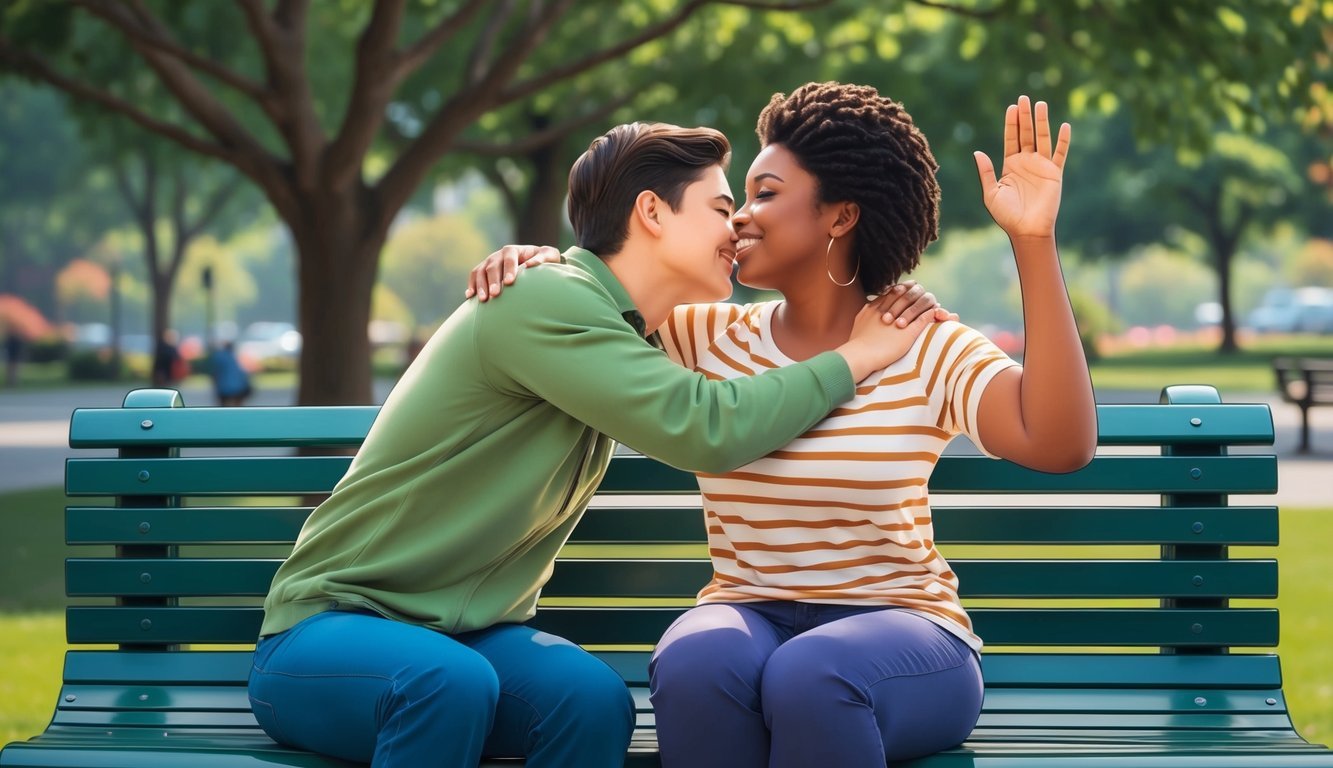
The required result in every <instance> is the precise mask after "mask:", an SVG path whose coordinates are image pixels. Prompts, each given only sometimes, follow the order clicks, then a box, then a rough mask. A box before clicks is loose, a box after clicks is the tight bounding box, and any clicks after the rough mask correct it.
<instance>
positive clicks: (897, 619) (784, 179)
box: [538, 83, 1097, 768]
mask: <svg viewBox="0 0 1333 768" xmlns="http://www.w3.org/2000/svg"><path fill="white" fill-rule="evenodd" d="M757 131H758V134H759V138H760V142H761V145H762V150H761V151H760V152H759V155H758V156H757V157H756V158H755V160H754V163H753V164H752V165H751V166H750V169H749V173H748V174H747V176H746V182H745V193H746V202H745V205H744V206H742V207H741V209H740V210H739V211H737V212H736V214H735V216H734V217H733V224H734V225H735V227H736V230H737V234H738V235H739V238H740V239H739V242H738V243H737V254H736V258H737V262H738V263H739V265H740V272H739V280H740V282H742V283H744V284H746V285H750V286H753V287H756V288H766V289H773V290H777V291H780V292H781V293H782V296H783V298H782V299H781V300H780V301H772V302H766V303H761V304H753V305H748V306H737V305H732V304H711V305H693V306H687V307H680V308H677V309H676V310H675V312H674V313H673V314H672V315H671V317H670V319H669V320H668V321H667V323H666V324H665V325H664V326H663V327H662V328H661V330H660V333H661V336H662V339H663V342H664V344H665V347H666V349H667V350H668V352H669V353H670V354H671V355H672V357H673V358H674V359H675V360H676V361H677V362H679V363H680V364H682V365H684V366H686V367H687V368H691V369H694V370H696V371H701V372H703V373H704V374H705V375H707V376H709V377H710V378H734V377H738V376H745V375H750V374H753V373H757V372H759V371H763V370H766V369H770V368H775V367H779V366H784V365H791V364H793V363H794V362H797V361H800V360H806V359H809V358H810V357H812V356H814V355H816V354H819V353H820V352H822V351H824V350H827V349H831V348H833V347H834V346H836V345H837V344H838V343H841V342H842V341H844V340H846V338H847V335H848V333H849V332H850V330H851V328H852V321H853V319H854V318H855V316H856V312H857V311H858V310H859V308H860V307H861V306H862V305H864V303H865V300H866V296H867V295H868V294H880V293H883V292H885V291H886V290H900V289H898V288H891V286H893V285H894V283H896V282H897V281H898V280H899V279H900V278H901V277H902V276H903V275H905V274H907V273H909V272H910V271H911V270H912V269H913V268H914V267H915V266H916V265H917V264H918V262H919V261H920V258H921V255H922V252H923V251H924V250H925V248H926V246H927V245H928V244H929V243H930V242H931V241H933V240H934V239H935V238H936V235H937V229H938V227H937V222H938V205H939V197H940V193H939V186H938V184H937V182H936V179H935V171H936V168H937V164H936V162H935V158H934V157H933V155H932V154H931V151H930V147H929V145H928V143H927V141H926V138H925V136H923V135H922V134H921V132H920V131H919V130H918V129H917V127H916V126H915V125H914V124H913V122H912V119H911V117H910V116H909V115H908V114H907V112H906V111H905V110H904V109H903V107H902V105H901V104H899V103H897V102H894V101H892V100H891V99H888V98H886V97H884V96H881V95H880V94H879V93H878V92H877V91H876V90H875V89H874V88H871V87H867V86H856V85H844V84H839V83H810V84H807V85H804V86H802V87H800V88H798V89H796V90H795V91H793V92H792V93H791V94H789V95H783V94H777V95H775V96H774V97H773V98H772V100H771V101H770V102H769V104H768V106H767V107H766V108H765V109H764V110H763V112H762V114H760V116H759V123H758V127H757ZM1069 138H1070V128H1069V126H1068V124H1065V125H1062V126H1061V127H1060V131H1059V134H1058V136H1056V137H1054V139H1053V137H1052V135H1051V131H1050V126H1049V122H1048V117H1047V107H1046V104H1045V103H1043V102H1038V103H1037V104H1036V106H1035V116H1034V108H1033V105H1032V104H1031V102H1030V101H1029V100H1028V98H1027V97H1026V96H1023V97H1020V98H1019V100H1018V103H1017V104H1013V105H1010V106H1009V107H1008V109H1007V111H1006V113H1005V126H1004V163H1003V168H1002V174H1001V176H1000V178H999V179H998V180H997V178H996V176H995V171H994V167H993V165H992V163H991V160H990V159H989V157H987V156H986V155H985V153H982V152H977V153H975V159H976V163H977V169H978V173H979V176H980V179H981V187H982V196H983V199H984V201H985V204H986V207H987V210H988V211H989V212H990V214H991V216H992V218H993V219H994V220H995V222H996V224H998V225H999V226H1000V227H1001V228H1002V229H1004V231H1005V233H1006V234H1008V236H1009V239H1010V242H1011V244H1012V247H1013V251H1014V258H1015V260H1016V261H1017V265H1018V274H1019V279H1020V282H1021V290H1022V297H1023V307H1024V322H1025V326H1026V354H1025V356H1024V364H1023V365H1019V364H1018V363H1017V362H1015V361H1013V360H1011V359H1009V358H1008V357H1007V356H1006V355H1005V354H1004V353H1003V352H1002V351H1001V350H1000V349H999V348H998V347H996V346H995V344H993V343H992V342H991V341H990V340H988V339H987V338H986V337H985V336H984V335H982V334H981V333H980V332H978V331H976V330H974V329H972V328H969V327H967V326H966V325H963V324H961V323H958V322H956V321H953V320H950V321H946V322H941V323H935V324H932V325H930V326H928V327H927V329H926V331H925V332H924V333H923V334H921V335H920V336H919V337H918V338H917V340H916V343H915V345H914V346H913V347H912V349H911V350H910V351H909V352H908V353H907V354H906V355H905V356H903V357H902V358H901V359H899V360H898V361H897V362H895V363H893V364H891V365H890V366H888V367H887V368H885V369H884V370H883V371H881V372H878V373H876V374H874V375H872V376H871V377H870V378H869V379H866V380H864V381H863V382H862V384H861V386H860V387H859V388H858V389H857V396H856V398H855V399H854V400H852V401H851V402H849V403H846V404H845V405H844V406H843V407H841V408H839V409H837V410H835V411H833V412H832V413H831V414H829V416H828V417H827V418H826V419H825V420H824V421H823V422H821V423H820V424H817V425H816V426H815V427H814V428H812V429H811V430H810V431H808V432H806V433H805V434H803V435H802V436H801V437H799V438H797V439H796V440H793V441H792V442H791V443H790V444H788V445H787V446H785V447H784V448H782V449H781V450H778V451H775V452H773V453H771V454H769V455H768V456H765V457H764V458H762V459H759V460H757V461H755V462H753V463H751V464H748V465H746V466H743V467H741V468H739V469H737V470H735V471H733V472H727V473H723V474H716V475H712V474H699V475H698V479H699V486H700V490H701V491H702V496H703V507H704V513H705V518H706V525H707V531H708V546H709V553H710V555H711V557H712V561H713V569H714V575H713V578H712V580H711V581H710V582H709V583H708V584H707V585H705V586H704V588H703V589H702V590H701V591H700V593H699V600H698V603H699V604H698V605H697V606H696V607H695V608H692V609H690V610H689V611H687V612H686V613H685V614H683V615H682V616H681V617H680V618H679V619H678V620H677V621H676V622H675V623H674V624H672V626H671V627H670V628H669V629H668V630H667V631H666V633H665V635H663V637H662V640H661V641H660V642H659V643H658V645H657V649H656V651H655V652H654V655H653V659H652V662H651V666H650V670H651V693H652V703H653V709H654V712H655V715H656V721H657V730H658V738H659V743H660V747H661V752H662V762H663V764H664V765H665V766H689V767H690V768H700V767H702V766H726V767H727V768H738V767H741V766H755V767H756V768H758V767H759V766H826V765H835V766H839V768H851V767H853V766H877V767H878V766H883V765H884V764H885V761H886V760H887V761H894V760H903V759H909V758H912V757H917V756H921V755H926V754H931V753H934V752H937V751H939V750H942V749H947V748H950V747H953V746H956V745H958V744H959V743H961V742H962V741H963V740H964V739H965V738H966V737H967V735H968V733H970V732H971V730H972V728H973V726H974V725H975V724H976V721H977V717H978V715H979V713H980V711H981V701H982V692H983V686H982V676H981V667H980V663H979V657H978V653H979V651H980V649H981V646H982V641H981V639H980V638H979V637H978V636H977V635H976V634H975V633H974V632H973V630H972V623H971V621H970V619H969V618H968V615H967V613H966V611H965V610H964V609H963V607H962V605H961V603H960V601H959V598H958V579H957V577H956V575H955V574H954V572H953V571H952V570H951V568H950V567H949V564H948V563H947V562H946V561H945V559H944V558H943V557H942V556H941V555H940V553H939V551H938V550H937V548H936V546H935V540H934V539H935V536H934V532H933V526H932V519H931V510H930V499H929V494H928V489H927V483H928V480H929V478H930V474H931V471H932V469H933V468H934V465H935V463H936V461H937V460H938V458H939V456H940V454H941V453H942V452H943V451H944V448H945V446H946V445H947V444H948V442H949V441H950V440H951V439H952V438H953V437H954V436H955V435H958V434H960V433H961V434H966V435H967V436H968V437H969V438H970V439H971V440H972V441H973V442H974V443H975V444H976V445H977V446H978V447H979V448H980V449H981V450H982V451H983V452H985V453H987V454H988V455H991V456H994V457H999V458H1004V459H1008V460H1010V461H1014V462H1016V463H1019V464H1022V465H1024V466H1027V467H1030V468H1033V469H1037V470H1041V471H1045V472H1068V471H1072V470H1075V469H1078V468H1080V467H1082V466H1083V465H1085V464H1086V463H1087V462H1088V461H1089V460H1090V459H1091V457H1092V454H1093V451H1094V449H1095V446H1096V434H1097V428H1096V410H1095V405H1094V401H1093V394H1092V385H1091V381H1090V379H1089V376H1088V370H1087V363H1086V361H1085V360H1084V357H1083V351H1082V347H1081V345H1080V344H1079V337H1078V329H1077V327H1076V325H1075V321H1074V316H1073V312H1072V310H1071V308H1070V304H1069V299H1068V296H1067V293H1066V290H1065V285H1064V279H1063V276H1062V274H1061V270H1060V261H1059V256H1058V254H1057V251H1056V244H1055V220H1056V213H1057V211H1058V210H1059V202H1060V193H1061V187H1062V174H1063V168H1064V164H1065V157H1066V154H1067V152H1068V148H1069ZM538 260H540V258H539V259H538Z"/></svg>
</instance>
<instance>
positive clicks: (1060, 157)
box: [1051, 123, 1073, 170]
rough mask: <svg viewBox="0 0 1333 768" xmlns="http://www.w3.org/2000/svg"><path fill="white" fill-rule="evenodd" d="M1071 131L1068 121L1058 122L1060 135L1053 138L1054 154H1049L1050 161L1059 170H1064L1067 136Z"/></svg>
mask: <svg viewBox="0 0 1333 768" xmlns="http://www.w3.org/2000/svg"><path fill="white" fill-rule="evenodd" d="M1072 132H1073V129H1072V128H1070V127H1069V123H1061V124H1060V135H1059V137H1058V138H1056V140H1055V154H1053V155H1051V162H1053V163H1055V167H1056V168H1059V169H1060V170H1064V167H1065V157H1066V156H1068V154H1069V136H1070V134H1071V133H1072Z"/></svg>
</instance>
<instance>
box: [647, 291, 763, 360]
mask: <svg viewBox="0 0 1333 768" xmlns="http://www.w3.org/2000/svg"><path fill="white" fill-rule="evenodd" d="M749 307H750V305H748V304H746V305H744V306H742V305H740V304H728V303H726V302H718V303H716V304H682V305H680V306H678V307H676V308H675V309H674V310H672V312H671V314H670V315H668V316H667V321H666V322H665V323H662V327H661V328H659V329H658V330H657V333H658V335H659V336H661V338H662V347H663V349H665V350H666V353H667V357H669V358H671V361H672V362H674V363H676V364H677V365H683V366H685V367H686V368H689V369H690V370H694V368H695V366H697V365H698V364H699V350H701V349H707V348H708V345H709V344H710V343H711V342H712V341H713V339H716V338H717V337H718V336H721V335H722V334H723V333H724V332H725V331H726V330H727V326H729V325H731V324H732V323H734V322H736V321H737V320H739V319H740V318H741V316H742V315H744V314H745V311H746V310H747V309H749Z"/></svg>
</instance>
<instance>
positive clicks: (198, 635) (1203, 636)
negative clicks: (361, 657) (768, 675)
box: [65, 606, 1277, 647]
mask: <svg viewBox="0 0 1333 768" xmlns="http://www.w3.org/2000/svg"><path fill="white" fill-rule="evenodd" d="M684 610H685V609H684V608H667V607H662V608H608V607H599V608H564V607H549V608H543V609H542V610H539V611H538V613H537V616H536V618H534V619H533V620H532V622H531V623H532V626H534V627H537V628H539V629H543V630H545V631H547V632H551V633H553V634H556V635H560V636H562V637H566V638H568V639H570V640H571V641H573V642H575V643H580V644H590V643H600V644H607V645H633V644H645V645H650V644H652V643H654V642H656V641H657V639H658V638H659V637H661V636H662V633H663V632H664V631H666V628H667V626H668V625H670V623H671V622H672V621H673V620H674V619H675V618H676V617H677V616H679V615H680V613H681V612H682V611H684ZM970 614H971V616H972V619H973V621H974V623H975V625H976V631H977V634H979V635H981V636H982V637H984V638H985V639H986V642H987V643H988V644H989V645H994V646H999V645H1034V646H1041V645H1060V646H1079V645H1093V646H1120V645H1123V646H1144V647H1153V646H1181V647H1191V646H1245V647H1271V646H1274V645H1277V611H1276V610H1272V609H1267V608H1233V609H1184V608H1175V609H1159V608H1104V609H1095V608H1057V609H1041V608H974V609H972V610H971V611H970ZM262 617H263V611H262V609H261V608H257V607H254V608H252V607H230V606H227V607H172V608H157V607H141V606H126V607H112V606H75V607H71V608H67V609H66V613H65V618H66V621H65V623H66V634H67V636H68V639H69V642H71V643H130V644H135V643H224V644H225V643H253V642H254V639H255V637H256V636H257V634H258V632H259V625H260V622H261V620H262Z"/></svg>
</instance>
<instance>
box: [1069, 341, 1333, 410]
mask: <svg viewBox="0 0 1333 768" xmlns="http://www.w3.org/2000/svg"><path fill="white" fill-rule="evenodd" d="M1216 346H1217V345H1216V343H1215V342H1214V343H1209V344H1203V343H1199V342H1181V343H1178V344H1173V345H1171V346H1169V347H1149V348H1144V349H1136V350H1119V351H1116V352H1114V353H1113V354H1108V355H1107V356H1105V357H1103V358H1102V359H1101V360H1098V361H1097V362H1095V363H1093V364H1092V365H1091V366H1090V369H1091V371H1092V382H1093V384H1094V385H1095V386H1096V387H1097V389H1099V390H1111V389H1148V390H1158V389H1161V388H1162V387H1164V386H1167V385H1171V384H1210V385H1212V386H1214V387H1217V388H1218V390H1219V391H1221V393H1222V394H1223V396H1226V395H1234V394H1239V393H1250V392H1271V391H1273V390H1274V389H1275V388H1276V387H1277V382H1276V379H1275V378H1274V376H1273V370H1272V368H1271V367H1270V363H1271V361H1272V359H1273V358H1274V357H1283V356H1295V357H1333V336H1263V337H1255V338H1251V339H1247V340H1245V341H1243V342H1242V347H1243V348H1242V349H1241V350H1240V351H1238V352H1236V353H1235V354H1231V355H1220V354H1218V353H1217V351H1216Z"/></svg>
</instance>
